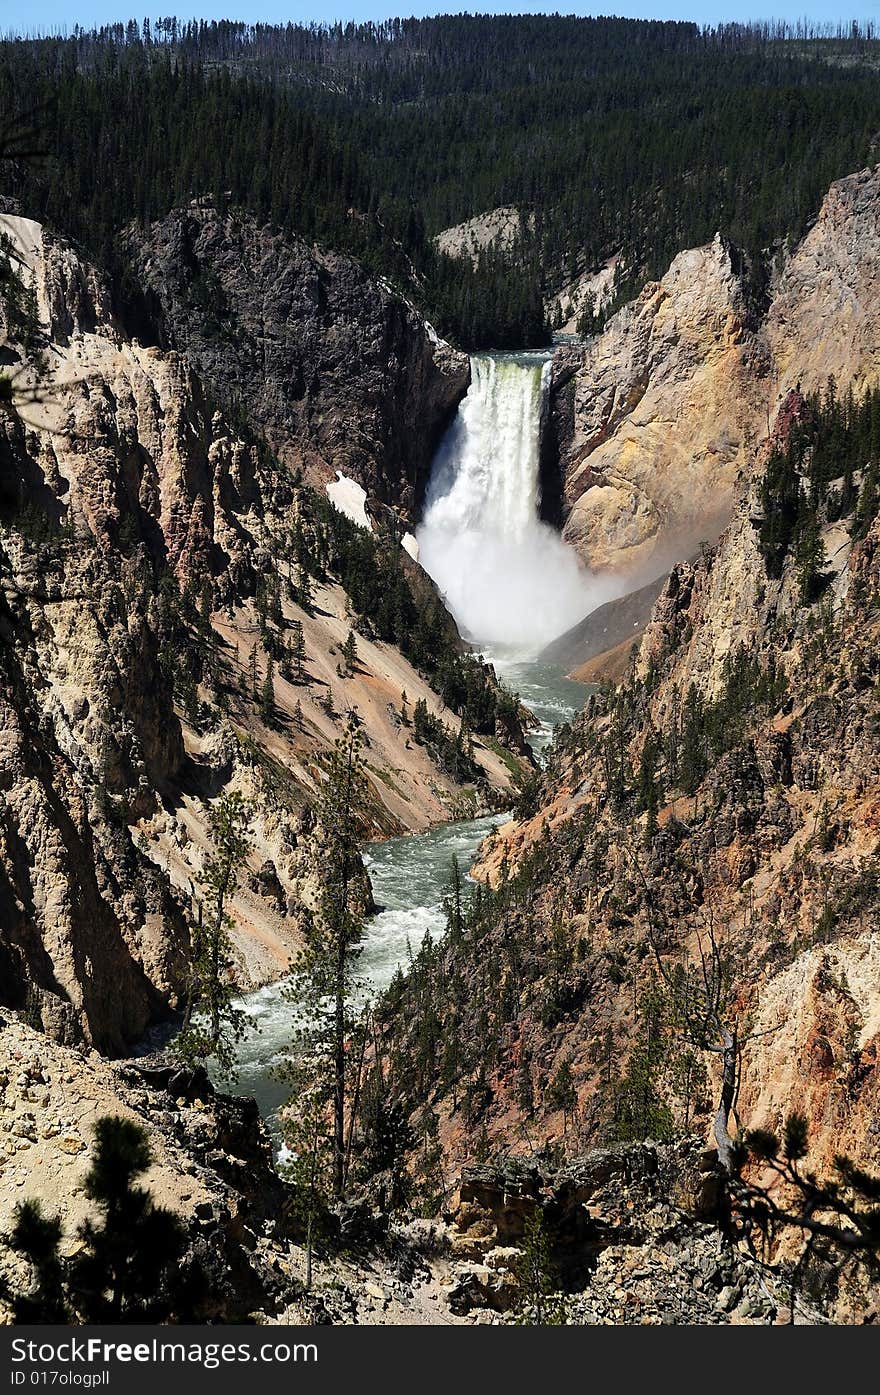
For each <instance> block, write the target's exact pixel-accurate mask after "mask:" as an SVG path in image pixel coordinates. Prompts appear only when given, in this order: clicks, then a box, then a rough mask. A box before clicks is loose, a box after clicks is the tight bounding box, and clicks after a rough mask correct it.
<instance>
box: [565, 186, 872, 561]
mask: <svg viewBox="0 0 880 1395" xmlns="http://www.w3.org/2000/svg"><path fill="white" fill-rule="evenodd" d="M878 214H880V170H877V169H874V170H865V171H862V172H860V173H858V174H853V175H850V176H849V177H847V178H846V179H842V180H839V181H838V182H837V183H835V184H834V185H832V187H831V189H830V190H829V193H828V195H827V197H826V198H825V200H824V202H823V205H822V208H821V210H820V213H819V216H818V218H817V220H816V223H815V225H814V227H813V228H812V229H811V231H810V232H809V233H808V234H807V236H806V237H805V238H804V240H803V242H802V243H801V244H800V246H799V247H797V248H796V249H795V251H794V252H793V253H792V254H791V256H790V258H789V260H788V263H787V265H786V266H785V268H784V270H783V272H782V275H781V276H780V278H779V280H778V282H777V284H776V287H775V290H774V292H773V294H772V298H771V303H770V306H769V309H767V310H766V311H765V310H764V309H763V308H762V307H760V306H755V305H754V304H753V303H752V301H751V300H750V297H749V294H748V291H747V288H746V286H745V284H744V282H743V280H742V278H741V277H740V275H739V274H738V269H737V267H736V266H735V265H734V259H733V257H732V255H731V249H730V248H728V247H727V246H726V245H725V243H724V242H723V241H722V240H721V239H720V238H717V237H716V239H715V241H714V242H713V243H711V244H710V245H709V246H707V247H701V248H696V249H693V250H690V251H687V252H682V253H681V254H680V255H679V256H677V257H676V258H675V260H674V261H673V262H672V264H671V266H670V268H669V270H668V272H667V273H666V275H665V276H664V277H663V278H662V280H660V281H659V282H656V283H651V284H649V285H647V286H645V287H644V289H643V290H642V292H641V294H640V295H639V296H637V297H636V299H635V300H634V301H632V302H631V303H630V304H629V305H627V306H625V307H624V308H623V309H622V310H620V311H619V312H618V313H617V314H616V315H615V316H613V317H612V319H611V320H610V321H609V323H608V325H607V326H606V328H605V329H604V331H603V332H602V333H601V334H599V335H598V336H596V337H595V338H593V339H591V340H590V341H588V343H587V344H586V345H585V346H565V347H563V348H561V349H559V350H558V351H557V355H556V360H555V363H554V384H553V402H552V417H551V425H552V431H553V434H554V438H555V440H556V442H557V448H558V451H559V462H560V464H559V471H560V479H561V488H562V492H563V513H564V517H565V523H564V537H565V538H566V539H567V541H569V542H570V543H571V544H572V545H573V546H574V547H576V548H577V550H578V551H579V553H580V555H581V557H582V558H583V560H584V561H585V562H586V563H588V564H589V565H590V566H591V567H594V568H596V569H599V570H609V571H612V572H623V573H626V574H631V575H633V576H634V577H636V578H638V579H639V580H647V579H648V578H649V577H650V576H652V575H656V574H657V573H658V572H659V571H660V570H661V569H662V568H663V567H668V566H669V565H671V564H672V563H673V562H675V561H678V560H681V559H682V558H684V557H686V556H688V555H690V554H691V553H692V552H693V551H695V549H696V548H697V547H698V545H699V543H700V542H702V541H704V540H708V541H713V540H714V539H716V538H717V536H718V534H719V533H720V531H721V529H722V528H723V527H724V526H725V524H726V523H727V521H728V519H729V518H730V513H731V508H732V503H733V499H734V494H735V489H734V486H735V482H736V478H737V475H738V473H739V472H740V471H742V470H744V469H748V468H749V467H750V465H751V462H752V459H753V457H754V452H755V450H756V448H757V446H758V445H759V443H760V442H761V441H762V440H763V438H764V437H765V436H766V434H767V431H768V428H769V427H770V426H771V425H772V423H773V422H774V420H775V417H776V414H777V411H778V410H779V406H780V404H781V403H782V402H783V401H784V400H785V397H786V394H787V393H788V392H789V391H790V390H791V389H793V388H795V387H796V386H797V385H798V384H800V386H801V388H802V389H803V391H804V392H810V391H812V390H814V389H817V388H824V386H825V384H826V382H827V379H828V377H829V376H830V375H833V376H834V377H835V378H836V380H837V386H838V389H839V390H841V391H843V390H845V389H846V388H847V387H848V386H849V385H850V384H853V385H854V386H855V387H856V388H858V387H860V386H862V385H863V384H864V383H865V382H867V381H869V380H872V381H873V380H874V379H876V375H877V372H878V370H880V295H878V278H877V270H876V268H877V265H878V252H880V247H878V234H877V228H878V225H880V218H878Z"/></svg>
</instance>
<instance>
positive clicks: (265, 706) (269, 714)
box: [260, 654, 276, 725]
mask: <svg viewBox="0 0 880 1395" xmlns="http://www.w3.org/2000/svg"><path fill="white" fill-rule="evenodd" d="M275 715H276V714H275V663H274V661H273V659H272V655H271V654H270V655H269V657H268V658H267V660H266V673H265V676H264V678H263V684H262V687H261V688H260V716H261V717H262V719H263V721H264V722H266V723H267V724H268V725H271V724H272V723H273V722H274V720H275Z"/></svg>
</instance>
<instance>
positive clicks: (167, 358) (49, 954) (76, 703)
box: [0, 216, 516, 1053]
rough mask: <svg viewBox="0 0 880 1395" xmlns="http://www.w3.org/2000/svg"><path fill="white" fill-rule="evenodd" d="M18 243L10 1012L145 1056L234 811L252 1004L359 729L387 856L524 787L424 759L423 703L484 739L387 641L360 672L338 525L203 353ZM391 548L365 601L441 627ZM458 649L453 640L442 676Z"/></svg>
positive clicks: (314, 877) (5, 506)
mask: <svg viewBox="0 0 880 1395" xmlns="http://www.w3.org/2000/svg"><path fill="white" fill-rule="evenodd" d="M3 230H4V232H5V233H6V235H7V236H9V237H11V238H12V240H13V242H14V245H15V248H16V256H17V257H18V258H19V259H20V265H19V273H20V275H21V277H22V278H23V279H24V281H25V282H26V284H27V286H28V287H29V288H30V289H31V290H32V291H33V294H34V297H35V299H34V310H33V323H32V325H31V326H30V330H29V342H28V344H27V345H24V344H23V343H19V342H17V340H16V338H15V332H14V331H13V330H12V329H11V328H10V327H9V326H7V325H5V324H4V325H0V330H2V331H3V339H4V340H5V341H10V342H6V343H5V346H4V357H5V363H6V365H8V367H9V369H10V371H12V372H13V373H14V381H15V394H16V395H15V399H14V402H13V404H12V405H11V406H8V407H7V408H6V409H5V410H4V411H3V413H2V416H0V456H2V482H0V627H2V637H3V645H2V652H0V668H2V676H3V681H2V692H0V701H2V704H3V713H4V720H3V740H2V755H0V761H2V766H0V768H2V772H3V773H2V805H0V828H2V831H0V867H2V870H0V954H2V967H3V973H2V976H0V1001H4V1002H6V1003H9V1004H12V1005H14V1006H17V1007H27V1010H28V1012H29V1014H30V1017H31V1019H32V1020H40V1021H42V1022H43V1024H44V1026H45V1027H46V1028H47V1029H48V1030H50V1031H51V1032H52V1033H53V1034H54V1035H56V1036H57V1037H59V1038H61V1039H63V1040H75V1039H85V1040H86V1041H87V1042H90V1043H93V1044H95V1045H97V1046H98V1047H100V1048H101V1049H102V1050H104V1051H108V1052H116V1053H118V1052H119V1051H120V1050H122V1049H123V1047H124V1045H125V1043H126V1042H131V1041H133V1040H136V1039H137V1038H138V1037H139V1036H140V1035H141V1034H142V1033H143V1031H144V1029H145V1028H146V1026H147V1025H148V1023H149V1022H150V1021H152V1020H154V1019H155V1018H156V1016H157V1015H161V1014H163V1013H167V1012H168V1011H169V1009H172V1008H173V1007H174V1005H175V1003H176V1002H177V1000H178V998H179V995H180V992H181V990H182V986H183V983H184V974H185V962H186V949H187V943H188V930H187V915H188V914H189V912H190V911H191V909H192V905H193V898H195V897H197V896H198V895H199V885H200V877H201V869H202V866H203V863H204V859H205V856H206V852H207V824H208V816H209V813H210V810H211V808H212V806H213V803H214V801H215V800H216V799H217V798H218V797H219V796H220V794H222V793H223V792H224V791H227V790H232V789H237V790H240V791H241V792H242V793H244V794H245V796H246V797H247V798H248V799H249V800H250V801H251V806H252V809H253V811H254V817H253V822H252V828H251V834H252V853H251V857H250V866H249V868H248V869H247V874H246V876H245V877H244V878H243V880H242V884H241V887H240V889H239V891H238V893H237V896H236V898H235V903H234V905H233V914H234V917H235V920H236V929H235V932H234V934H235V939H236V943H237V954H238V963H237V973H238V978H239V981H240V983H241V984H242V986H243V987H247V986H249V985H253V984H258V983H262V982H265V981H266V980H267V979H270V978H273V977H276V976H277V975H278V974H279V973H281V972H283V970H284V968H285V966H286V965H287V963H288V960H289V956H290V952H291V950H292V948H293V947H295V945H296V944H297V943H298V940H299V935H300V933H301V929H302V920H303V916H308V914H310V912H311V910H313V909H314V906H315V904H316V898H317V896H318V894H319V889H320V875H319V868H320V865H321V857H322V853H321V847H322V841H321V840H322V833H321V830H320V828H319V827H317V826H316V822H315V818H314V816H313V814H312V812H311V809H312V807H313V806H314V804H315V802H316V799H317V796H318V793H319V791H320V787H321V783H322V768H323V767H322V761H323V758H324V753H325V752H326V751H327V749H328V748H329V746H330V745H331V744H332V742H333V741H334V739H335V738H336V736H337V735H338V731H339V726H340V723H341V721H342V714H344V713H345V712H346V710H348V709H349V708H351V707H354V708H355V709H357V711H358V712H359V714H360V718H361V720H362V722H363V728H364V734H365V737H366V741H367V743H368V765H369V771H368V774H369V778H370V782H371V785H370V788H371V791H372V793H371V805H370V808H369V809H368V810H365V811H364V819H365V833H367V834H373V835H378V836H382V835H387V834H388V833H390V832H400V831H403V830H405V829H417V828H424V827H426V826H429V825H430V824H431V823H434V822H437V821H439V820H440V819H442V818H444V817H449V816H450V815H454V814H457V813H461V812H464V811H467V810H471V809H473V810H477V809H480V808H487V807H490V806H491V805H492V804H493V803H494V802H495V801H496V800H498V799H499V798H500V799H501V800H502V801H503V798H504V796H502V795H500V791H502V790H504V789H506V788H508V787H509V782H510V778H511V774H510V767H509V766H508V765H507V764H506V763H505V760H504V759H502V755H501V754H499V749H500V748H498V747H497V743H496V732H495V731H494V729H493V731H492V732H491V734H490V736H491V739H490V740H489V741H481V740H480V738H479V736H477V737H476V739H475V742H474V749H473V759H472V760H470V759H469V762H468V765H467V770H466V771H464V772H462V771H461V770H459V769H457V768H456V769H455V770H453V771H452V772H451V773H450V768H448V762H447V766H445V767H444V766H443V763H442V760H440V761H439V763H438V760H439V758H438V755H437V749H439V748H429V747H428V746H426V745H424V744H418V743H415V742H413V741H411V740H410V728H409V726H408V724H407V723H408V718H407V714H406V710H407V703H409V704H411V707H410V710H412V706H414V705H415V704H416V703H417V702H418V701H419V700H420V699H421V700H423V701H424V703H425V705H426V709H427V711H428V712H429V713H430V714H431V715H432V716H433V717H435V718H436V719H437V721H438V723H439V724H440V725H439V727H438V730H439V731H440V732H443V731H447V730H450V731H451V734H450V737H449V744H450V746H451V745H452V743H453V736H454V732H455V731H457V730H458V727H459V725H460V719H459V718H458V717H457V716H456V715H455V713H453V712H451V711H450V710H449V709H448V708H446V707H445V704H444V703H443V702H442V701H441V699H440V697H439V696H438V694H437V693H436V692H434V691H433V690H432V689H431V687H430V684H429V682H428V681H427V680H426V678H425V675H424V673H422V672H420V671H418V670H417V669H416V668H415V667H414V666H413V663H411V662H409V661H408V660H407V659H406V658H404V656H403V655H402V654H401V653H400V652H399V650H398V649H397V648H395V646H394V645H393V644H391V643H389V642H387V639H383V638H382V637H381V636H380V635H379V634H378V632H377V631H376V630H375V627H371V625H370V622H369V620H368V619H365V620H363V621H361V622H360V632H359V635H358V660H357V662H356V663H354V664H352V665H348V664H343V661H342V655H341V650H342V645H343V643H344V642H345V640H346V637H347V635H348V633H349V631H350V630H351V629H352V626H353V625H357V624H358V621H357V619H356V616H355V612H354V609H353V607H352V602H351V599H350V597H349V595H348V594H347V593H346V591H345V589H344V587H343V586H342V585H341V584H340V579H339V576H338V574H337V573H334V571H333V569H332V566H329V565H328V562H329V558H328V561H327V562H323V563H321V564H320V565H319V563H318V562H317V561H316V560H315V557H316V555H317V552H318V551H319V550H320V549H321V548H324V550H325V552H326V548H327V546H328V537H329V532H330V531H331V530H330V524H329V521H322V520H323V519H324V515H323V514H322V512H321V510H322V509H323V510H325V511H326V510H327V509H328V508H329V505H327V504H326V503H323V504H322V503H321V500H320V499H318V498H317V497H316V496H313V495H312V494H311V493H310V491H308V490H306V489H304V488H300V486H299V484H298V483H297V480H296V479H295V478H294V475H293V474H292V473H291V471H290V470H289V468H288V467H287V466H285V465H284V464H283V463H281V462H279V461H278V460H277V458H276V457H275V456H274V454H273V453H272V452H271V451H270V450H269V448H268V447H267V445H266V443H265V441H264V439H263V438H262V437H260V436H259V435H258V434H255V433H254V432H253V431H251V430H250V428H249V427H248V426H246V425H245V424H244V423H243V422H242V423H240V424H239V425H238V426H233V425H232V424H231V422H230V418H229V416H228V415H227V414H225V413H224V412H222V411H221V410H219V409H218V408H217V406H216V403H215V401H214V399H213V397H212V394H211V393H210V391H209V390H208V389H207V388H206V386H205V385H204V382H203V380H202V378H201V377H200V376H199V374H198V373H197V372H196V371H194V369H193V367H192V366H191V364H190V363H189V362H188V361H187V360H185V359H184V358H183V357H181V355H180V354H178V353H176V352H173V351H165V350H164V349H159V348H157V347H144V346H143V345H142V344H140V343H138V342H136V341H135V340H133V339H131V338H129V337H128V335H127V333H126V331H125V329H124V327H123V325H122V323H121V322H120V321H119V319H118V318H117V317H116V315H115V312H114V308H113V304H112V299H111V295H110V292H109V288H108V286H107V284H106V282H105V281H104V280H103V279H102V277H101V276H99V275H98V273H97V272H96V271H95V270H94V269H93V268H91V267H90V266H89V265H88V264H86V263H85V262H83V261H82V259H81V258H80V257H79V256H78V255H77V254H76V252H75V251H74V249H73V248H71V247H70V246H69V245H68V244H67V243H65V242H64V240H63V239H60V238H58V237H55V236H53V235H51V234H50V233H48V232H45V231H44V230H43V229H41V228H40V227H39V226H38V225H37V224H34V223H31V222H29V221H28V220H26V219H23V218H19V217H8V216H7V217H5V218H4V222H3ZM350 274H351V275H354V272H353V271H352V272H351V273H350ZM389 304H390V301H389ZM385 310H386V312H387V313H388V315H389V316H390V317H391V319H392V320H394V321H395V323H400V324H402V320H401V319H400V317H405V316H406V315H407V314H408V313H409V312H408V311H406V310H405V308H404V307H401V306H400V305H399V303H396V308H394V307H392V308H391V309H389V308H388V304H386V306H385ZM395 316H397V317H398V319H397V320H395ZM401 332H402V333H403V330H401ZM426 342H427V341H426ZM384 348H385V349H387V350H388V351H389V353H390V352H391V348H390V346H389V345H388V344H387V342H386V343H385V345H384ZM382 351H384V350H383V349H382V346H381V345H379V346H377V347H375V354H376V355H377V356H378V355H380V352H382ZM377 361H378V359H377ZM389 371H390V372H392V375H393V372H394V371H396V370H393V369H391V370H389ZM268 390H269V389H267V391H268ZM375 390H376V399H377V402H378V399H379V398H381V395H382V391H384V387H383V386H382V385H381V384H380V385H379V387H376V389H375ZM409 390H410V392H411V397H410V400H409V401H408V404H407V410H408V411H411V412H412V413H413V415H414V416H416V417H417V416H418V413H417V411H416V408H415V398H416V395H417V384H416V382H415V381H412V382H411V383H410V388H409ZM363 391H364V392H366V391H367V389H366V388H363ZM374 406H375V411H376V413H378V414H380V415H381V413H380V408H379V406H378V405H376V404H374ZM348 408H350V409H351V410H352V411H353V412H355V413H357V412H358V411H359V410H360V407H359V405H358V403H357V402H355V401H353V400H352V399H346V410H347V409H348ZM336 409H337V411H338V413H339V415H338V417H337V427H336V428H335V429H337V430H339V431H342V429H343V409H342V406H340V404H339V403H337V404H336ZM356 429H357V421H356V420H355V421H353V422H352V424H351V434H352V436H354V435H355V433H356ZM371 458H375V459H378V456H376V457H371ZM332 512H333V511H332V510H330V514H332ZM355 531H357V530H355ZM383 536H384V535H383ZM297 540H298V541H297ZM346 545H347V546H349V548H350V550H351V549H354V548H355V546H356V545H355V543H354V542H353V541H352V540H351V539H349V541H348V543H347V544H346ZM365 545H366V544H365ZM340 546H341V544H340ZM371 546H373V547H374V551H373V552H371V554H370V556H371V557H372V558H373V561H372V562H369V563H365V562H363V561H362V562H361V564H360V567H361V569H360V572H359V573H358V576H359V577H360V581H361V584H363V575H364V572H363V567H364V566H365V565H366V566H367V567H368V570H369V566H374V567H379V566H380V565H381V566H384V567H385V569H386V573H387V577H388V578H391V579H392V580H393V584H394V585H396V586H397V587H398V590H399V594H400V598H401V600H400V603H401V604H403V603H404V602H406V604H408V605H410V606H412V607H414V610H415V611H419V613H426V610H427V609H432V613H433V610H436V611H437V612H438V614H439V613H441V611H442V608H441V607H440V606H439V602H438V601H437V600H436V596H435V595H434V592H433V589H432V588H431V586H430V582H429V581H428V580H427V578H426V577H424V576H422V575H421V573H420V572H419V569H418V568H417V567H416V566H415V564H414V563H412V562H411V561H410V559H409V558H408V557H406V555H405V554H403V552H402V550H401V549H400V546H399V543H398V541H397V540H396V538H395V536H394V534H393V532H389V533H388V535H387V539H386V540H385V541H384V542H381V541H378V540H377V542H376V543H375V544H374V545H373V544H371ZM383 547H387V549H388V553H387V556H385V557H384V560H383V553H382V548H383ZM309 549H311V551H309ZM398 559H399V560H398ZM309 567H311V569H312V571H311V573H309V572H308V568H309ZM408 576H409V577H410V578H411V582H408V581H407V577H408ZM388 584H390V583H388ZM408 597H409V599H407V598H408ZM297 636H299V637H300V639H298V641H297V642H298V644H299V645H300V651H301V652H300V654H299V656H298V657H297V659H296V662H295V663H294V662H293V660H292V659H290V645H291V637H297ZM457 647H458V642H457V637H456V636H455V633H454V628H453V627H451V624H450V622H449V621H448V619H446V620H445V622H444V623H443V624H439V622H438V628H437V632H436V648H437V656H438V657H439V656H441V655H442V654H444V653H446V651H447V649H448V651H449V657H450V658H454V657H455V654H456V650H457ZM273 667H274V668H275V676H274V679H273V674H272V669H273ZM477 671H478V670H477V669H475V670H474V673H477ZM479 673H480V674H481V675H482V676H481V677H480V678H479V679H478V681H479V682H480V683H484V682H485V683H488V684H491V683H492V682H493V680H492V679H491V677H490V676H489V675H488V674H486V673H485V672H484V671H483V670H479ZM267 684H268V687H269V689H270V696H269V697H268V698H267V697H266V691H267ZM404 694H406V698H404V696H403V695H404ZM513 725H514V726H516V722H515V720H514V723H513ZM498 739H499V740H500V741H501V742H502V743H503V742H504V741H506V739H507V738H506V735H505V732H504V731H503V730H500V729H499V732H498Z"/></svg>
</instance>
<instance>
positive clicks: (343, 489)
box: [327, 470, 373, 533]
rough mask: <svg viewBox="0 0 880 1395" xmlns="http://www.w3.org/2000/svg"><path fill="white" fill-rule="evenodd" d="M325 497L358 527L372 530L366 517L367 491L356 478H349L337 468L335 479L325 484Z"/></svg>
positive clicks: (368, 530) (369, 531)
mask: <svg viewBox="0 0 880 1395" xmlns="http://www.w3.org/2000/svg"><path fill="white" fill-rule="evenodd" d="M327 498H328V499H329V500H330V503H331V504H332V505H333V507H334V509H338V510H339V512H340V513H344V514H345V516H346V518H350V519H351V521H352V523H356V524H357V525H358V527H359V528H366V530H367V532H368V533H371V532H372V531H373V525H372V524H371V523H370V520H369V518H368V517H367V509H366V504H367V491H366V490H365V489H363V488H362V487H361V486H360V485H359V484H358V482H357V480H352V479H349V478H348V476H347V475H344V474H343V473H342V471H341V470H337V471H336V479H335V480H333V481H331V483H330V484H328V485H327Z"/></svg>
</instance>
